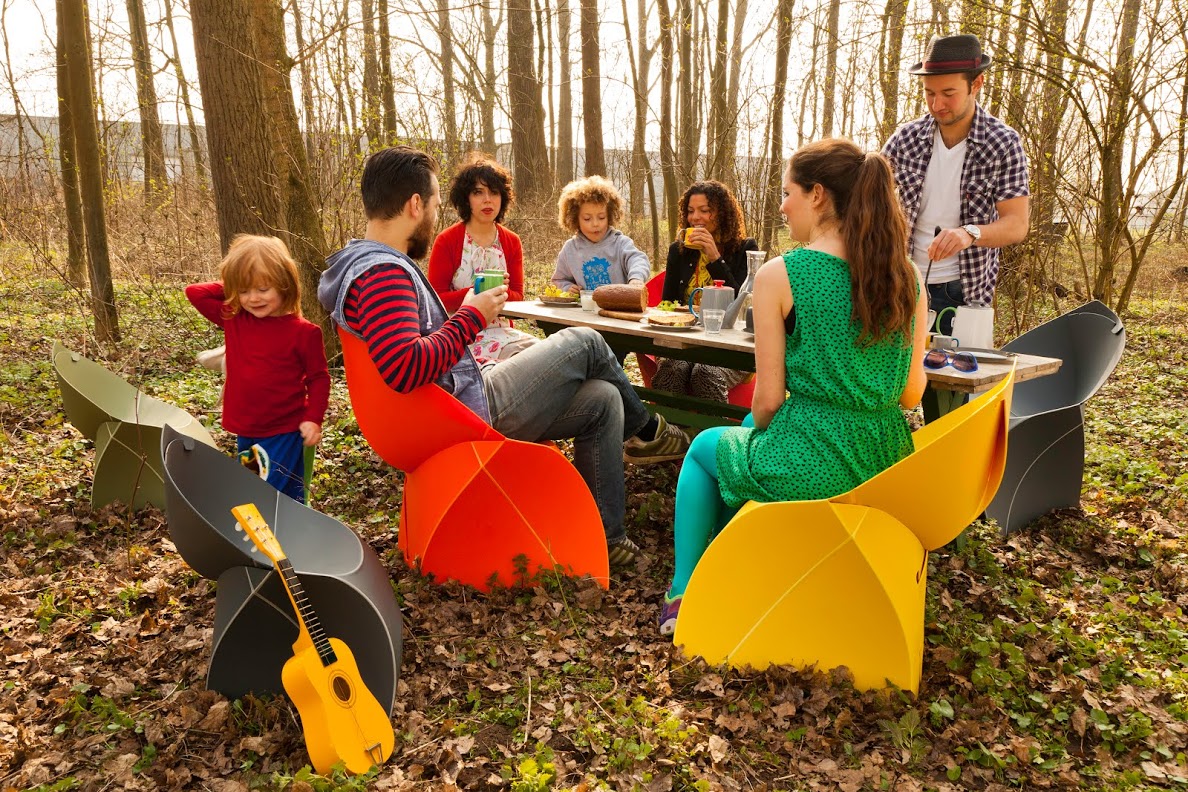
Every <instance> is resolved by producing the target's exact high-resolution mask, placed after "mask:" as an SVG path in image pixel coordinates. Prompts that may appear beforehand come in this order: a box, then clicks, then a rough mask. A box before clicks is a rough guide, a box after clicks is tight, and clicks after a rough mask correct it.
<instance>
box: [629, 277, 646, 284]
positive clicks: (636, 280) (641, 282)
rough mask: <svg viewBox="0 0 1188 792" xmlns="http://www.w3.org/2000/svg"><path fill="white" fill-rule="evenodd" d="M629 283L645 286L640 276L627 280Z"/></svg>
mask: <svg viewBox="0 0 1188 792" xmlns="http://www.w3.org/2000/svg"><path fill="white" fill-rule="evenodd" d="M627 285H628V286H643V280H641V279H640V278H632V279H631V280H629V281H627Z"/></svg>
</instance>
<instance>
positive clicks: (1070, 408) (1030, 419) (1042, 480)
mask: <svg viewBox="0 0 1188 792" xmlns="http://www.w3.org/2000/svg"><path fill="white" fill-rule="evenodd" d="M1125 347H1126V329H1125V327H1123V325H1122V322H1121V320H1120V319H1118V315H1117V314H1115V313H1114V312H1113V311H1111V310H1110V309H1109V307H1107V306H1106V305H1103V304H1102V303H1100V302H1098V301H1096V300H1094V301H1093V302H1089V303H1086V304H1084V305H1082V306H1080V307H1078V308H1074V309H1073V310H1071V311H1069V312H1068V313H1066V314H1063V315H1061V316H1058V317H1056V318H1055V319H1053V320H1051V321H1049V322H1045V323H1044V324H1042V325H1040V326H1038V327H1036V328H1034V329H1032V330H1029V331H1028V332H1026V333H1024V334H1023V335H1021V336H1019V337H1018V338H1016V339H1015V340H1014V341H1011V342H1010V343H1009V344H1007V345H1006V346H1005V347H1003V348H1004V349H1006V350H1009V351H1011V352H1019V353H1024V354H1029V355H1043V356H1045V357H1055V358H1060V359H1061V360H1062V361H1063V363H1062V364H1061V366H1060V370H1059V371H1058V372H1056V373H1055V374H1052V375H1050V376H1047V377H1039V378H1038V379H1033V380H1027V381H1025V382H1018V383H1016V384H1015V394H1014V398H1013V400H1012V402H1011V424H1010V432H1009V434H1008V435H1007V459H1006V470H1005V472H1004V473H1003V476H1002V484H1001V485H1000V486H999V488H998V494H997V495H995V497H994V500H993V501H991V503H990V506H989V507H988V508H987V509H986V516H988V517H992V518H994V520H995V521H997V522H998V525H999V528H1000V529H1001V530H1002V533H1003V535H1006V534H1009V533H1011V532H1013V531H1017V530H1019V529H1020V528H1022V527H1024V526H1025V525H1027V524H1028V523H1030V522H1031V521H1032V520H1034V519H1035V518H1037V517H1040V516H1042V515H1044V514H1047V513H1048V512H1050V511H1052V510H1053V509H1062V508H1069V507H1073V506H1077V505H1078V504H1079V503H1080V502H1081V483H1082V480H1083V478H1084V473H1085V423H1084V405H1085V402H1086V401H1087V400H1088V399H1089V398H1090V397H1091V396H1092V395H1093V394H1094V393H1096V392H1097V391H1098V389H1099V388H1101V386H1102V385H1103V384H1104V383H1105V381H1106V380H1107V379H1108V378H1109V376H1110V374H1111V373H1112V372H1113V371H1114V368H1115V367H1116V366H1117V365H1118V361H1119V360H1120V359H1121V358H1122V352H1123V350H1124V349H1125Z"/></svg>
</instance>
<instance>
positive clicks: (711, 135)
mask: <svg viewBox="0 0 1188 792" xmlns="http://www.w3.org/2000/svg"><path fill="white" fill-rule="evenodd" d="M730 4H731V0H718V19H717V22H718V24H717V26H716V28H715V31H714V47H713V58H712V60H711V62H710V89H709V90H710V94H709V95H710V101H709V123H708V124H707V125H706V128H707V130H708V131H707V133H706V136H705V175H706V178H708V179H718V180H721V178H722V167H723V161H722V156H721V155H722V152H721V147H722V145H723V143H724V141H725V139H726V134H725V132H724V130H723V129H722V127H723V123H722V119H723V117H724V116H725V114H726V107H725V105H724V103H723V100H724V99H725V97H726V59H727V58H728V57H729V52H728V50H727V48H726V47H727V41H728V40H729V37H730Z"/></svg>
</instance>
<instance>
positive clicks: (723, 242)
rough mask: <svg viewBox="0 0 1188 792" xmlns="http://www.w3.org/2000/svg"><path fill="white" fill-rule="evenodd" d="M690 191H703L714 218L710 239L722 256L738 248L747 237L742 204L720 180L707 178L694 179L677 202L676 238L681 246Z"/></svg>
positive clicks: (683, 241)
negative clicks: (678, 222) (715, 224)
mask: <svg viewBox="0 0 1188 792" xmlns="http://www.w3.org/2000/svg"><path fill="white" fill-rule="evenodd" d="M694 195H704V196H705V200H706V201H707V202H708V203H709V205H710V209H713V210H714V216H715V217H716V218H717V219H718V232H717V233H716V234H714V241H715V242H717V244H718V250H719V251H720V252H721V254H722V255H723V256H729V255H730V254H731V253H733V252H734V251H736V250H738V248H739V246H740V245H742V243H743V240H745V239H746V238H747V224H746V223H745V222H744V221H743V213H742V207H740V206H739V205H738V200H737V199H736V198H735V197H734V193H732V192H730V188H729V187H727V186H726V185H725V184H722V182H720V181H714V180H713V179H708V180H706V181H695V182H693V183H692V184H690V185H689V189H687V190H685V194H684V195H682V196H681V202H680V230H679V231H678V232H677V241H678V242H679V243H680V245H681V248H682V249H683V248H684V247H685V229H686V228H688V227H689V199H690V198H692V197H693V196H694Z"/></svg>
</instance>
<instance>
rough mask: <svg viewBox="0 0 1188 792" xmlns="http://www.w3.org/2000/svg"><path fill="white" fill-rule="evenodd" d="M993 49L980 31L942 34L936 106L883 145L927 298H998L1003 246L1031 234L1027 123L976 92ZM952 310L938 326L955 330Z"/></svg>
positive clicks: (940, 303)
mask: <svg viewBox="0 0 1188 792" xmlns="http://www.w3.org/2000/svg"><path fill="white" fill-rule="evenodd" d="M990 60H991V59H990V56H989V55H984V54H982V45H981V42H979V41H978V38H977V37H976V36H971V35H960V36H947V37H944V38H934V39H933V40H932V41H931V42H930V43H929V45H928V49H927V51H926V53H925V56H924V60H923V61H921V62H920V63H918V64H916V65H915V66H913V67H912V68H911V69H909V70H908V72H909V73H910V74H916V75H919V76H920V82H921V83H922V85H923V88H924V98H925V100H926V101H927V103H928V115H926V116H924V117H923V118H920V119H917V120H915V121H911V122H909V123H907V124H904V125H903V126H902V127H900V128H899V129H898V130H896V132H895V134H893V135H892V136H891V139H890V140H888V141H887V144H886V145H885V146H884V147H883V154H885V155H886V156H887V158H888V159H889V160H890V161H891V165H892V167H893V168H894V171H895V180H896V182H897V184H898V187H899V201H900V203H901V204H902V206H903V209H904V213H905V214H906V215H907V221H908V227H909V228H910V229H911V249H912V250H911V254H912V259H913V261H915V262H916V266H917V267H919V269H920V272H922V273H925V278H926V281H927V285H928V293H929V305H930V307H931V308H932V310H934V311H937V312H940V311H943V310H944V309H945V308H949V307H953V308H956V307H957V306H959V305H976V306H987V305H990V303H991V300H992V299H993V297H994V286H995V282H996V280H997V278H998V264H999V253H998V251H999V248H1001V247H1003V246H1005V245H1010V244H1014V243H1016V242H1020V241H1022V240H1023V238H1024V237H1026V236H1027V228H1028V202H1029V200H1030V199H1029V195H1030V191H1029V189H1028V186H1027V158H1026V156H1025V155H1024V153H1023V145H1022V143H1021V141H1020V139H1019V133H1018V132H1016V131H1015V130H1014V129H1011V128H1010V127H1009V126H1007V125H1006V124H1004V123H1003V122H1002V121H1000V120H998V119H997V118H995V117H994V116H992V115H990V114H989V113H987V112H986V111H985V110H983V109H982V108H981V107H980V106H979V105H978V102H977V97H978V92H979V91H980V90H981V88H982V83H983V79H984V76H983V74H982V72H983V71H985V70H986V68H987V67H988V66H989V65H990ZM953 315H954V312H953V311H948V312H946V314H945V316H944V317H942V318H941V322H940V326H939V327H937V328H935V329H936V330H938V331H939V332H941V333H943V334H945V335H948V334H949V333H951V332H952V327H953Z"/></svg>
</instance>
